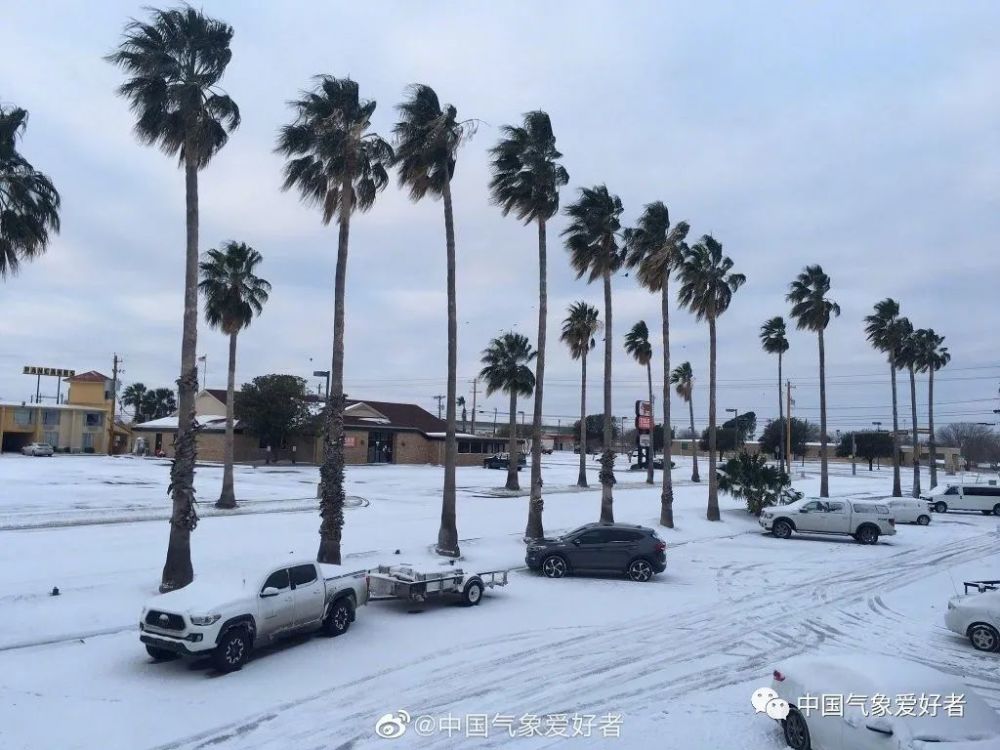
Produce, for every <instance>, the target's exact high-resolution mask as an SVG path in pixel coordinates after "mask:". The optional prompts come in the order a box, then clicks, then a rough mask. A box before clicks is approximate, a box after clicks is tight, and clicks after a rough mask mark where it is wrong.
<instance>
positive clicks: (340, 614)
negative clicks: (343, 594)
mask: <svg viewBox="0 0 1000 750" xmlns="http://www.w3.org/2000/svg"><path fill="white" fill-rule="evenodd" d="M349 627H351V603H350V602H349V601H347V600H346V599H341V600H340V601H336V602H334V603H333V604H332V605H330V611H329V612H328V613H327V615H326V619H325V620H324V621H323V632H324V633H325V634H326V635H328V636H330V637H334V636H338V635H343V634H344V633H346V632H347V629H348V628H349Z"/></svg>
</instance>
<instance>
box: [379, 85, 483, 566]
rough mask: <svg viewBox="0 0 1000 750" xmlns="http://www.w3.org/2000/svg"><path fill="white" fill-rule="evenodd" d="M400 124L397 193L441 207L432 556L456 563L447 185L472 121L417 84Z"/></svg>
mask: <svg viewBox="0 0 1000 750" xmlns="http://www.w3.org/2000/svg"><path fill="white" fill-rule="evenodd" d="M397 109H398V110H399V122H397V123H396V126H395V127H394V128H393V133H395V135H396V139H397V141H398V145H397V151H396V158H395V163H396V165H397V166H398V168H399V185H400V187H406V188H409V191H410V200H413V201H419V200H421V199H422V198H423V197H424V196H426V195H427V194H428V193H430V194H431V195H432V196H434V197H440V198H441V199H442V202H443V203H444V236H445V255H446V262H447V266H448V268H447V274H448V275H447V289H448V389H447V398H448V401H447V404H448V406H447V413H446V415H445V417H446V419H447V427H446V432H445V448H444V491H443V493H442V499H441V528H440V529H439V530H438V541H437V547H436V551H437V552H438V554H441V555H447V556H449V557H458V556H459V555H460V554H461V550H460V549H459V546H458V527H457V525H456V521H455V464H456V462H457V460H458V443H457V442H456V440H455V398H456V391H457V382H456V381H457V379H458V375H457V371H458V313H457V311H456V301H455V220H454V213H453V211H452V205H451V179H452V176H453V175H454V173H455V162H456V160H457V158H458V148H459V146H461V145H462V143H463V142H464V141H465V140H467V139H468V138H469V137H471V136H472V133H473V132H474V131H475V127H474V124H473V123H472V122H471V121H466V122H460V121H459V120H458V112H457V110H456V109H455V107H454V106H452V105H450V104H447V105H445V106H444V107H442V106H441V105H440V104H439V102H438V96H437V94H436V93H435V92H434V89H432V88H431V87H430V86H425V85H424V84H421V83H417V84H414V85H412V86H411V87H410V88H409V98H408V99H407V100H406V101H405V102H403V103H402V104H400V105H399V106H398V107H397Z"/></svg>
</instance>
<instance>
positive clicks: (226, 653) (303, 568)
mask: <svg viewBox="0 0 1000 750" xmlns="http://www.w3.org/2000/svg"><path fill="white" fill-rule="evenodd" d="M367 601H368V576H367V573H366V571H363V570H361V571H356V572H353V573H344V572H343V571H342V570H341V569H340V567H339V566H336V565H322V564H319V563H315V562H308V561H299V562H293V563H289V562H283V563H281V564H280V565H275V566H269V567H264V568H263V570H262V571H261V570H258V571H256V572H250V573H249V574H246V575H244V574H242V573H239V572H232V573H224V574H219V576H218V577H214V578H213V577H211V576H207V577H205V578H202V577H200V576H199V577H198V578H196V579H195V580H194V581H193V582H192V583H190V584H188V585H187V586H185V587H184V588H182V589H177V590H176V591H171V592H169V593H166V594H160V595H159V596H156V597H154V598H153V599H150V600H149V602H148V603H147V604H146V606H145V607H143V610H142V615H141V617H140V619H139V640H141V641H142V642H143V643H144V644H146V651H147V652H148V653H149V655H150V656H152V657H153V659H155V660H157V661H160V660H164V659H168V658H172V657H174V656H176V655H181V656H198V655H201V656H211V658H212V662H213V663H214V665H215V667H216V668H217V669H218V670H219V671H221V672H232V671H233V670H236V669H239V668H240V667H242V666H243V664H244V663H245V662H246V660H247V658H248V657H249V656H250V652H251V650H252V649H254V648H256V647H259V646H261V645H265V644H267V643H270V642H273V641H275V640H278V639H279V638H283V637H285V636H289V635H293V634H296V633H302V632H308V631H312V630H322V631H323V632H324V633H326V634H327V635H331V636H336V635H340V634H342V633H345V632H347V629H348V628H349V627H350V625H351V622H353V621H354V618H355V612H356V611H357V608H358V607H359V606H361V605H363V604H365V603H367Z"/></svg>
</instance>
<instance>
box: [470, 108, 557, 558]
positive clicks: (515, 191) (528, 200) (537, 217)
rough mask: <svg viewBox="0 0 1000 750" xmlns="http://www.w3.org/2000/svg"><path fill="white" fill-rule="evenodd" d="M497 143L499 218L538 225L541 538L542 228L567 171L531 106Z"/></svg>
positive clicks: (534, 481)
mask: <svg viewBox="0 0 1000 750" xmlns="http://www.w3.org/2000/svg"><path fill="white" fill-rule="evenodd" d="M500 133H501V138H500V142H499V143H497V145H496V146H494V147H493V148H492V149H491V151H490V154H491V155H492V157H493V161H492V164H491V168H492V172H493V177H492V179H491V180H490V193H491V195H492V198H493V202H494V203H496V204H498V205H499V206H500V207H501V210H502V211H503V214H504V216H507V215H508V214H510V213H512V212H513V214H514V215H515V216H516V217H517V218H518V219H520V220H522V221H523V222H525V224H528V223H531V222H534V223H535V224H536V225H537V227H538V341H537V342H536V343H537V349H536V351H537V353H538V356H537V358H536V359H535V402H534V412H533V416H532V423H531V498H530V500H529V501H528V524H527V528H526V529H525V532H524V535H525V537H526V538H528V539H541V538H542V537H543V536H544V531H543V527H542V510H543V507H544V503H543V501H542V393H543V390H544V383H545V337H546V327H547V316H548V286H547V284H548V279H547V270H546V268H547V266H546V264H547V259H546V250H547V243H546V226H547V222H548V220H549V219H551V218H552V217H553V216H555V214H556V212H557V211H558V210H559V188H560V187H562V186H563V185H565V184H566V183H567V182H569V173H568V172H567V171H566V170H565V169H564V168H563V167H562V165H561V164H559V162H558V161H557V160H558V159H559V158H561V157H562V154H561V153H559V151H558V150H557V149H556V137H555V134H554V133H553V132H552V123H551V121H550V120H549V116H548V115H547V114H546V113H545V112H542V111H539V110H535V111H533V112H528V113H526V114H525V115H524V121H523V123H522V125H520V126H514V125H504V126H503V127H502V128H501V129H500Z"/></svg>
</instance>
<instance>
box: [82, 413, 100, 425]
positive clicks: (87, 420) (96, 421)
mask: <svg viewBox="0 0 1000 750" xmlns="http://www.w3.org/2000/svg"><path fill="white" fill-rule="evenodd" d="M103 424H104V412H102V411H88V412H87V413H86V414H85V415H84V425H86V426H87V427H100V426H101V425H103Z"/></svg>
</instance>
